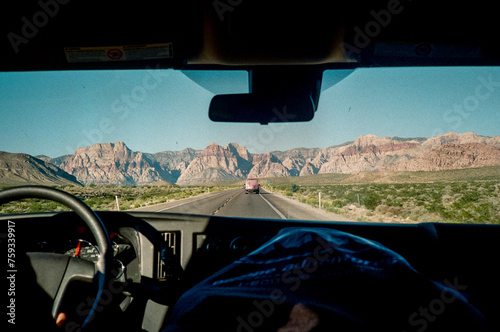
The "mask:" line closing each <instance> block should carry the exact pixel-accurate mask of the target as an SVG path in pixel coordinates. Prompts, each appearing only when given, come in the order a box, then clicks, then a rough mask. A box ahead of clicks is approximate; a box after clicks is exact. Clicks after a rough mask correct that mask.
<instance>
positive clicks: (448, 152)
mask: <svg viewBox="0 0 500 332" xmlns="http://www.w3.org/2000/svg"><path fill="white" fill-rule="evenodd" d="M41 158H42V159H43V160H40V159H38V160H39V162H45V164H48V165H50V164H49V162H51V163H54V164H55V165H57V166H59V168H61V169H62V170H64V171H65V172H67V173H69V174H71V175H73V176H74V177H76V179H78V181H79V182H81V183H83V184H97V185H106V184H113V185H144V184H150V183H157V182H161V181H167V182H171V183H175V184H179V185H191V184H198V183H205V182H212V181H227V180H243V179H245V178H247V177H255V178H263V177H288V176H304V175H311V174H320V173H358V172H367V171H368V172H369V171H374V172H376V171H380V170H383V171H387V172H390V171H402V170H405V171H434V170H444V169H457V168H468V167H484V166H492V165H500V136H495V137H486V136H480V135H477V134H475V133H473V132H469V133H464V134H456V133H446V134H443V135H438V136H433V137H431V138H429V139H424V138H399V137H393V138H390V137H377V136H375V135H361V136H359V137H358V138H357V139H356V140H355V141H351V142H347V143H344V144H342V145H337V146H330V147H327V148H321V149H319V148H295V149H291V150H288V151H273V152H269V153H263V154H252V153H250V152H249V151H248V150H247V149H246V148H245V147H244V146H241V145H238V144H236V143H230V144H228V145H226V146H225V147H223V146H220V145H218V144H216V143H212V144H210V145H209V146H207V147H206V148H205V149H204V150H202V151H201V150H194V149H185V150H182V151H176V152H172V151H165V152H159V153H155V154H149V153H143V152H135V151H132V150H130V149H129V148H128V147H127V146H126V145H125V144H124V143H123V142H118V143H103V144H95V145H92V146H88V147H85V148H79V149H78V150H77V151H76V152H75V154H73V155H70V156H62V157H59V158H54V159H50V158H48V157H41ZM51 166H52V165H51ZM6 167H7V166H5V165H4V166H1V167H0V169H2V172H3V173H2V174H3V175H2V176H3V178H6V177H8V176H9V177H12V176H13V175H12V174H11V173H12V172H11V171H8V170H7V168H6ZM54 167H55V166H54ZM56 168H57V167H56ZM9 172H10V173H9ZM27 172H28V173H30V172H29V171H27Z"/></svg>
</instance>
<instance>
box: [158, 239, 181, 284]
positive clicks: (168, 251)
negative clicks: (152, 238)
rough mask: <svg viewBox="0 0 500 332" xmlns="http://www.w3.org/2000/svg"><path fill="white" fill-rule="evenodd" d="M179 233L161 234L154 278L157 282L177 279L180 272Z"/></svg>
mask: <svg viewBox="0 0 500 332" xmlns="http://www.w3.org/2000/svg"><path fill="white" fill-rule="evenodd" d="M180 248H181V233H180V232H178V231H171V232H163V233H161V239H160V248H159V251H158V264H157V270H156V271H157V273H156V276H157V278H158V279H159V280H170V279H177V278H178V277H179V276H180V273H181V272H182V267H181V264H180V256H181V252H180Z"/></svg>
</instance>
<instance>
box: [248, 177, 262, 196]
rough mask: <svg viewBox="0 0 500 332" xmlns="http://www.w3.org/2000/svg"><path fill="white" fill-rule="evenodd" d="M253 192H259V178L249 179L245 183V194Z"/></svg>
mask: <svg viewBox="0 0 500 332" xmlns="http://www.w3.org/2000/svg"><path fill="white" fill-rule="evenodd" d="M251 192H253V193H255V194H258V193H259V180H257V179H247V181H246V183H245V194H248V193H251Z"/></svg>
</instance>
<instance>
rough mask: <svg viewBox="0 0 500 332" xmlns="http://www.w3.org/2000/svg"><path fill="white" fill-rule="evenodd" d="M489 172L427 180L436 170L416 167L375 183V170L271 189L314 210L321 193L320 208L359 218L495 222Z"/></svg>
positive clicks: (493, 181)
mask: <svg viewBox="0 0 500 332" xmlns="http://www.w3.org/2000/svg"><path fill="white" fill-rule="evenodd" d="M496 170H497V171H498V168H496ZM417 173H419V174H417ZM431 173H432V174H431ZM464 174H467V176H465V177H464ZM484 174H487V176H484ZM491 174H492V173H491V169H490V170H489V172H487V173H485V170H484V169H483V170H478V171H477V172H474V171H471V170H467V172H464V171H463V170H457V171H445V172H443V173H442V174H441V175H442V177H441V178H445V181H429V178H430V177H431V178H432V179H434V180H439V179H440V177H439V172H427V173H426V172H415V173H412V177H411V178H409V177H408V176H404V174H400V177H399V178H398V179H400V180H401V182H399V183H398V182H390V183H374V180H375V181H380V180H381V177H380V176H376V175H372V176H369V175H365V176H361V177H360V176H359V175H358V176H357V180H356V181H354V178H355V176H351V177H345V178H338V179H337V180H339V181H337V184H335V181H331V182H333V183H329V184H319V183H317V182H316V183H314V184H307V183H305V182H304V180H303V179H302V184H300V185H298V184H296V183H279V182H278V184H277V185H274V186H273V191H274V192H280V193H282V194H283V195H285V196H286V197H289V198H292V199H296V200H298V201H300V202H302V203H305V204H309V205H311V206H313V207H315V208H318V209H319V207H320V206H319V205H320V201H319V196H320V193H321V208H322V209H323V210H325V211H327V212H332V213H336V214H340V215H344V216H346V217H349V218H351V219H353V220H358V221H368V222H397V223H411V222H457V223H468V224H500V178H499V177H498V174H500V173H498V172H496V174H497V176H490V175H491ZM493 174H495V173H493ZM367 178H369V179H370V181H366V179H367ZM289 179H290V178H289ZM363 179H364V180H363ZM394 179H396V178H392V181H394ZM407 181H410V182H407ZM350 182H351V183H350ZM352 182H357V183H352ZM363 182H365V183H363ZM267 188H268V189H270V186H269V187H267Z"/></svg>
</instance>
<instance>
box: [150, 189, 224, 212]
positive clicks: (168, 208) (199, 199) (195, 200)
mask: <svg viewBox="0 0 500 332" xmlns="http://www.w3.org/2000/svg"><path fill="white" fill-rule="evenodd" d="M223 193H224V191H221V192H220V193H218V194H216V195H211V196H208V197H207V196H205V197H201V198H198V199H194V200H192V201H189V202H184V203H181V204H177V205H174V206H169V207H167V208H164V209H161V210H156V211H154V212H162V211H167V210H170V209H173V208H176V207H179V206H182V205H186V204H189V203H194V202H198V201H201V200H202V199H206V198H210V197H215V196H219V195H220V194H223Z"/></svg>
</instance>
